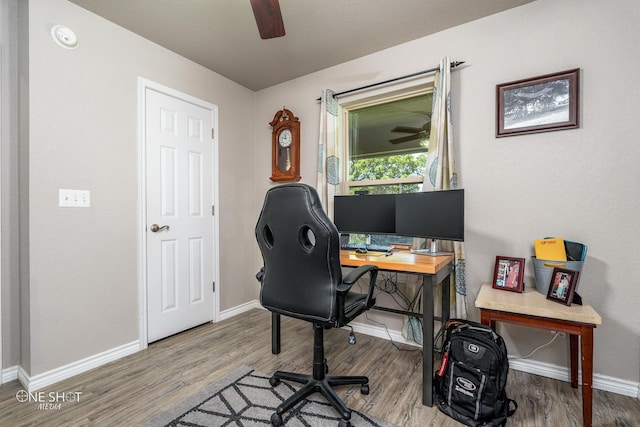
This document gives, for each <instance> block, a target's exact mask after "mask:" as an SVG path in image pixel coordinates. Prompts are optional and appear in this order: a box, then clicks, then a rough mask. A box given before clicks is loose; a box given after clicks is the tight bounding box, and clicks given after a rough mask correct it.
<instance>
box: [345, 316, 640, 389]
mask: <svg viewBox="0 0 640 427" xmlns="http://www.w3.org/2000/svg"><path fill="white" fill-rule="evenodd" d="M351 326H353V330H354V331H355V332H358V333H362V334H365V335H371V336H374V337H378V338H383V339H386V340H389V339H390V338H391V339H392V340H393V342H397V343H402V344H408V345H416V343H414V342H412V341H407V340H406V339H405V338H404V337H403V336H402V333H401V332H400V331H393V330H389V331H388V332H387V330H386V329H385V328H382V327H378V326H371V325H366V324H363V323H358V322H353V323H351ZM509 367H510V368H511V369H515V370H516V371H522V372H527V373H530V374H534V375H540V376H542V377H547V378H553V379H556V380H560V381H566V382H569V381H570V380H569V369H568V368H565V367H562V366H558V365H552V364H550V363H544V362H537V361H535V360H527V359H510V360H509ZM580 375H581V372H578V378H580ZM593 388H595V389H598V390H603V391H610V392H612V393H616V394H622V395H624V396H630V397H635V398H637V399H640V383H639V382H635V381H628V380H623V379H620V378H614V377H610V376H607V375H602V374H597V373H596V374H593Z"/></svg>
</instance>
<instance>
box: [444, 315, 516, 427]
mask: <svg viewBox="0 0 640 427" xmlns="http://www.w3.org/2000/svg"><path fill="white" fill-rule="evenodd" d="M508 373H509V361H508V360H507V348H506V346H505V344H504V341H503V339H502V337H501V336H500V335H498V334H497V333H496V332H495V331H493V330H492V329H491V328H489V327H488V326H485V325H483V324H480V323H476V322H472V321H469V320H461V319H451V320H449V321H448V322H447V323H446V324H445V337H444V344H443V355H442V363H441V365H440V369H439V370H438V371H437V372H436V375H435V386H436V390H435V391H436V392H435V400H436V403H437V404H438V408H439V409H440V410H441V411H442V412H444V413H445V414H447V415H448V416H450V417H451V418H453V419H455V420H457V421H459V422H461V423H463V424H466V425H468V426H499V425H505V424H506V423H507V417H510V416H511V415H513V413H514V412H515V411H516V409H517V408H518V404H517V403H516V402H515V401H514V400H512V399H508V398H507V395H506V393H505V385H506V383H507V374H508ZM511 405H513V409H511V408H510V407H511Z"/></svg>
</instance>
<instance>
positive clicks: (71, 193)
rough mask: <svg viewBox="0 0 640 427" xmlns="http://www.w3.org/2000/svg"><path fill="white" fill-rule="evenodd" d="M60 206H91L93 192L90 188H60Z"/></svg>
mask: <svg viewBox="0 0 640 427" xmlns="http://www.w3.org/2000/svg"><path fill="white" fill-rule="evenodd" d="M58 206H59V207H61V208H88V207H91V192H90V191H89V190H65V189H62V188H61V189H60V190H58Z"/></svg>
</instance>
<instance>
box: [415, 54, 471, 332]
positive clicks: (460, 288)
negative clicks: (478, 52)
mask: <svg viewBox="0 0 640 427" xmlns="http://www.w3.org/2000/svg"><path fill="white" fill-rule="evenodd" d="M452 130H453V128H452V126H451V62H450V61H449V57H444V58H442V60H441V61H440V69H439V70H438V71H436V74H435V79H434V89H433V108H432V112H431V134H430V136H429V152H428V154H427V167H426V170H425V177H424V183H423V184H422V191H433V190H448V189H455V188H458V175H457V171H456V164H455V158H454V149H453V146H454V142H453V134H452ZM441 243H444V242H441ZM447 243H451V242H447ZM452 246H453V248H451V247H449V248H443V250H448V251H453V252H454V254H455V261H454V278H455V285H456V286H455V288H456V291H455V294H453V295H455V299H456V304H455V308H456V312H455V314H454V315H455V316H457V317H459V318H464V319H466V317H467V305H466V295H467V285H466V281H465V256H464V243H462V242H453V245H452Z"/></svg>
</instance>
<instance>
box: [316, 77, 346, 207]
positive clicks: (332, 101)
mask: <svg viewBox="0 0 640 427" xmlns="http://www.w3.org/2000/svg"><path fill="white" fill-rule="evenodd" d="M320 101H321V105H320V138H319V140H318V180H317V184H316V190H317V191H318V195H319V196H320V199H321V201H322V206H323V207H324V209H325V210H326V211H327V213H328V214H329V216H330V217H333V196H335V195H336V194H339V191H340V183H341V182H342V173H343V172H342V170H341V164H340V163H341V158H342V156H343V155H344V150H343V147H342V145H343V144H342V138H340V133H339V132H338V122H339V119H340V116H339V114H340V107H339V105H338V101H337V100H336V98H335V92H333V91H332V90H329V89H324V90H323V91H322V96H321V97H320Z"/></svg>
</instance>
